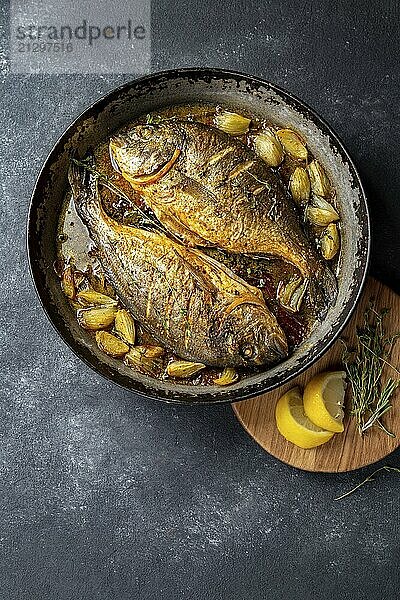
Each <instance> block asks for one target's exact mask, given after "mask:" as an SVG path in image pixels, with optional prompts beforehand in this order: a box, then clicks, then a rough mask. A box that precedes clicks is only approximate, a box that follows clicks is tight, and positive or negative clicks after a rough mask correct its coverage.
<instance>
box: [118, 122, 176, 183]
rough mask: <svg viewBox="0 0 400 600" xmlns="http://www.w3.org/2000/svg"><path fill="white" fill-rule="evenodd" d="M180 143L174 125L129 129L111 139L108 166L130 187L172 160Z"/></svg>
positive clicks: (142, 125) (155, 125)
mask: <svg viewBox="0 0 400 600" xmlns="http://www.w3.org/2000/svg"><path fill="white" fill-rule="evenodd" d="M183 141H184V134H183V132H182V131H181V130H180V129H179V127H178V126H177V125H176V124H174V123H173V122H171V123H168V122H166V123H159V124H138V125H134V126H128V127H127V128H125V129H123V130H121V131H120V132H119V133H118V134H116V135H114V136H112V137H111V139H110V144H109V150H110V159H111V163H112V165H113V167H114V169H115V170H116V171H118V172H119V173H121V174H122V175H123V176H124V177H125V178H126V179H127V180H128V181H131V183H132V184H134V183H135V182H138V181H139V182H140V180H141V178H142V179H143V180H144V181H145V180H146V178H151V177H152V176H153V175H154V174H157V173H159V172H160V171H161V170H162V169H163V168H164V167H165V165H168V163H169V162H170V161H172V160H173V157H175V156H176V155H177V152H178V153H179V151H180V150H181V149H182V146H183Z"/></svg>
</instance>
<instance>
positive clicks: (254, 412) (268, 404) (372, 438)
mask: <svg viewBox="0 0 400 600" xmlns="http://www.w3.org/2000/svg"><path fill="white" fill-rule="evenodd" d="M371 297H373V298H375V302H376V306H377V308H379V309H380V308H384V307H388V308H390V309H391V310H390V313H389V315H388V316H387V318H386V321H385V323H386V331H387V332H388V333H393V332H396V331H400V296H398V295H397V294H395V293H394V292H393V291H392V290H390V289H389V288H388V287H386V286H385V285H383V284H381V283H379V282H378V281H376V280H375V279H372V278H369V279H368V281H367V283H366V286H365V288H364V292H363V296H362V299H361V301H360V302H359V304H358V307H357V310H356V311H355V313H354V315H353V317H352V319H351V321H350V323H349V324H348V325H347V327H346V329H345V330H344V332H343V334H342V338H344V339H345V340H347V341H349V343H350V346H351V347H353V346H354V344H355V339H356V338H355V331H356V325H360V324H361V323H362V321H363V317H364V312H365V308H366V305H367V304H368V302H369V300H370V298H371ZM342 352H343V345H342V344H341V343H340V342H339V341H336V342H335V344H334V345H333V346H332V348H331V349H330V350H328V352H327V353H326V354H325V355H324V356H323V357H322V358H321V359H320V360H319V361H317V362H316V363H315V364H314V365H313V366H312V367H310V368H309V369H308V370H307V371H306V372H305V373H303V374H302V375H300V376H299V377H296V378H295V379H293V380H292V381H290V382H289V383H287V384H286V385H283V386H282V387H280V388H278V389H276V390H274V391H272V392H269V393H267V394H263V395H262V396H258V397H257V398H252V399H250V400H244V401H242V402H236V403H235V404H233V405H232V408H233V410H234V412H235V415H236V416H237V418H238V419H239V421H240V423H241V424H242V425H243V427H244V428H245V429H246V431H247V432H248V433H249V435H251V437H252V438H254V440H255V441H256V442H258V444H260V446H262V448H264V450H266V451H267V452H269V453H270V454H272V455H273V456H275V457H276V458H279V460H282V461H283V462H285V463H287V464H289V465H292V466H293V467H297V468H299V469H304V470H306V471H315V472H326V473H338V472H342V471H351V470H353V469H359V468H360V467H364V466H366V465H369V464H371V463H374V462H376V461H378V460H380V459H382V458H384V457H385V456H387V455H388V454H390V453H391V452H393V451H394V450H395V449H396V448H397V447H398V446H399V445H400V388H399V389H398V390H397V391H396V392H395V393H394V396H393V406H392V409H391V410H390V411H389V412H388V413H387V414H386V415H385V416H384V424H385V426H386V427H387V428H388V429H389V431H392V432H393V433H394V434H395V436H396V437H394V438H392V437H389V436H388V435H387V434H386V433H385V432H384V431H382V430H381V429H379V428H378V427H374V428H371V429H369V430H368V431H367V432H366V433H365V434H364V435H363V436H362V437H361V436H360V434H359V433H358V432H357V430H356V428H355V423H354V419H353V418H351V417H349V416H346V417H345V423H344V424H345V430H344V432H343V433H341V434H336V435H334V436H333V438H332V439H331V440H330V441H329V442H327V443H326V444H324V445H322V446H319V447H318V448H313V449H310V450H303V449H302V448H298V447H297V446H295V445H294V444H292V443H290V442H288V441H287V440H286V439H285V438H284V437H283V436H282V435H281V434H280V433H279V431H278V429H277V427H276V424H275V406H276V403H277V401H278V400H279V398H280V397H281V396H282V395H283V394H284V393H285V392H286V391H287V390H289V389H290V388H292V387H294V386H295V385H299V386H300V388H301V389H304V386H305V384H306V383H307V382H308V381H309V380H310V379H311V377H312V376H313V375H315V374H316V373H319V372H320V371H326V370H341V369H342V365H341V356H342ZM391 363H392V364H393V365H394V366H395V367H396V368H399V370H400V340H399V341H398V342H397V345H396V346H395V347H394V349H393V352H392V357H391ZM389 375H391V376H392V377H393V378H394V379H396V378H398V377H400V375H398V374H397V373H396V372H395V371H393V369H391V368H390V367H385V369H384V377H386V376H389ZM348 397H349V391H348V392H347V393H346V402H345V405H348V401H349V398H348Z"/></svg>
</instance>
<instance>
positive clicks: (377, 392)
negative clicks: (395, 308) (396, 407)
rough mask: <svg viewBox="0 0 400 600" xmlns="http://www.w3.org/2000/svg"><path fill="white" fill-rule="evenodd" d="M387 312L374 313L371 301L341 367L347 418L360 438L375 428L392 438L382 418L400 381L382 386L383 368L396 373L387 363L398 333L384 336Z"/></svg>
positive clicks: (391, 381) (398, 335)
mask: <svg viewBox="0 0 400 600" xmlns="http://www.w3.org/2000/svg"><path fill="white" fill-rule="evenodd" d="M388 312H389V309H387V308H384V309H382V310H380V311H377V310H376V308H375V304H374V301H373V300H372V299H371V300H370V302H369V305H368V307H367V309H366V311H365V314H364V322H363V324H362V326H361V327H357V347H356V348H355V349H354V350H349V348H348V347H347V346H346V344H345V351H344V353H343V363H344V367H345V369H346V372H347V375H348V380H349V383H350V386H351V390H352V398H351V411H350V414H351V415H352V416H353V417H354V418H355V419H356V423H357V427H358V431H359V433H360V435H363V434H364V433H365V432H366V431H367V430H368V429H370V428H371V427H372V426H374V425H376V426H378V427H380V428H381V429H382V430H383V431H384V432H385V433H387V434H388V435H390V436H392V437H394V434H393V433H392V432H390V431H388V430H387V429H386V427H385V426H384V424H383V422H382V418H383V416H384V415H385V413H387V412H388V411H389V410H390V409H391V407H392V404H391V400H392V397H393V393H394V391H395V390H396V388H397V387H398V385H399V384H400V379H392V378H391V377H389V378H388V379H387V380H386V382H385V383H384V384H383V382H382V373H383V369H384V367H385V365H388V366H390V367H391V368H392V369H393V370H394V371H396V373H399V371H398V370H397V369H396V368H395V367H394V366H393V365H391V364H390V362H389V359H390V355H391V352H392V349H393V346H394V344H395V342H396V340H397V339H398V337H400V333H396V334H394V335H387V334H386V333H385V327H384V321H385V317H386V315H387V314H388Z"/></svg>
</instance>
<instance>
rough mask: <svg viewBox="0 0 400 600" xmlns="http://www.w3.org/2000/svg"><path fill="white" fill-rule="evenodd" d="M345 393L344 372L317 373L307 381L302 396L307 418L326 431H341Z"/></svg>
mask: <svg viewBox="0 0 400 600" xmlns="http://www.w3.org/2000/svg"><path fill="white" fill-rule="evenodd" d="M345 391H346V373H345V372H344V371H325V372H323V373H318V375H315V377H313V378H312V379H311V381H309V382H308V383H307V385H306V387H305V390H304V394H303V402H304V412H305V413H306V415H307V417H308V418H309V419H310V420H311V421H312V422H313V423H315V425H318V427H322V428H323V429H326V430H327V431H334V432H338V433H339V432H341V431H343V429H344V427H343V417H344V413H343V404H344V394H345Z"/></svg>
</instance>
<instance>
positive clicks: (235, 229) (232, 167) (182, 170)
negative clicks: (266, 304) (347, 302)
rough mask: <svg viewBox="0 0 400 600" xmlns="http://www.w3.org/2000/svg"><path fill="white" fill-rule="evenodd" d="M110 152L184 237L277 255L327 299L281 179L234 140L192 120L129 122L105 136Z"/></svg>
mask: <svg viewBox="0 0 400 600" xmlns="http://www.w3.org/2000/svg"><path fill="white" fill-rule="evenodd" d="M110 156H111V160H112V162H113V165H114V167H115V168H117V169H118V170H119V171H120V172H121V173H122V175H123V176H124V177H125V178H126V179H127V180H128V181H130V183H131V185H132V186H133V187H134V188H135V189H136V190H138V191H139V192H140V194H141V195H142V197H143V198H144V200H145V202H146V203H147V204H148V206H149V207H150V208H151V209H152V210H153V211H154V213H155V214H156V216H157V217H158V218H159V220H160V221H161V222H162V223H163V224H164V225H165V226H166V227H167V228H168V229H170V230H171V231H172V232H173V233H174V234H178V235H180V236H181V238H182V239H183V240H184V241H185V243H186V244H188V245H193V246H207V245H211V246H218V247H220V248H223V249H225V250H227V251H230V252H237V253H244V254H256V255H257V254H259V255H269V256H274V257H278V258H283V259H284V260H286V261H288V262H290V263H292V264H293V265H295V266H296V267H297V268H298V269H299V271H300V273H301V274H302V275H303V277H304V278H305V279H307V280H308V282H309V284H310V294H311V297H312V296H313V295H314V296H315V300H317V301H319V302H320V303H322V305H324V306H328V305H329V304H331V303H332V300H333V299H334V297H335V295H336V288H337V284H336V279H335V277H334V275H333V274H332V272H331V271H330V270H329V268H328V267H327V266H326V264H325V263H324V262H323V261H322V260H321V258H320V257H319V256H318V254H317V251H316V249H315V248H313V247H312V246H311V244H310V242H309V241H308V240H307V238H306V237H305V235H304V233H303V231H302V229H301V226H300V221H299V216H298V213H297V209H296V207H295V205H294V203H293V201H292V199H291V198H290V197H289V195H288V193H287V191H286V190H285V187H284V185H283V183H282V181H281V179H280V178H279V177H278V176H277V175H276V174H275V173H274V172H273V170H272V169H271V168H269V167H268V165H267V164H266V163H265V162H264V161H263V160H262V159H260V158H259V157H258V156H257V155H256V154H255V152H253V151H252V150H251V149H249V148H248V147H247V146H245V145H244V144H243V143H242V142H240V141H239V140H237V139H235V138H233V137H232V136H230V135H228V134H226V133H224V132H222V131H220V130H218V129H216V128H214V127H210V126H206V125H204V124H202V123H197V122H186V121H178V120H176V121H168V122H161V123H160V124H155V125H135V126H130V127H129V126H128V127H127V128H125V129H124V130H122V131H121V132H120V133H119V134H118V135H116V136H114V137H112V138H111V140H110ZM172 159H173V160H172Z"/></svg>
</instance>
